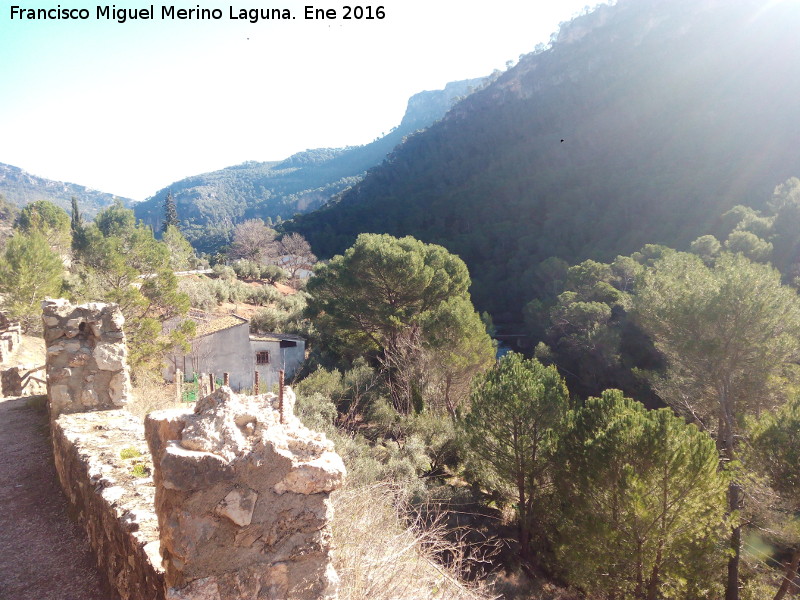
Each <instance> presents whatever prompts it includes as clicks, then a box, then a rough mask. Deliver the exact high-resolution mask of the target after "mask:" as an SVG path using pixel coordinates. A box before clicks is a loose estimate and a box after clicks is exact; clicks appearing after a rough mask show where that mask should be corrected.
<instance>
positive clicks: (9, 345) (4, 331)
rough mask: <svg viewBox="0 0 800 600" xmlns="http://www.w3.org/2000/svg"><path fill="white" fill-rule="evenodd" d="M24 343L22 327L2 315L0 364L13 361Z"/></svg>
mask: <svg viewBox="0 0 800 600" xmlns="http://www.w3.org/2000/svg"><path fill="white" fill-rule="evenodd" d="M21 341H22V327H21V326H20V324H19V323H17V322H15V321H11V320H10V319H9V318H8V317H7V316H6V315H5V314H4V313H0V364H3V363H7V362H9V361H10V360H11V357H12V355H13V354H14V352H16V350H17V348H18V347H19V345H20V342H21Z"/></svg>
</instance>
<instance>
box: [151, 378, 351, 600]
mask: <svg viewBox="0 0 800 600" xmlns="http://www.w3.org/2000/svg"><path fill="white" fill-rule="evenodd" d="M286 396H287V397H286V398H285V401H284V418H283V419H281V415H280V411H279V406H278V399H277V397H276V396H275V395H274V394H264V395H260V396H238V395H236V394H234V393H233V392H232V391H231V390H230V389H229V388H227V387H222V388H220V389H218V390H217V391H215V392H214V393H213V394H211V395H209V396H206V397H205V398H203V399H201V400H200V401H198V402H197V405H196V406H195V408H194V410H193V411H189V410H181V409H176V410H167V411H159V412H156V413H151V414H150V415H148V417H147V420H146V423H145V430H146V438H147V442H148V444H149V446H150V450H151V453H152V457H153V464H154V480H155V484H156V497H155V506H156V513H157V515H158V521H159V527H160V531H161V534H160V536H161V554H162V557H163V561H164V567H165V584H166V587H167V592H166V597H167V599H168V600H184V599H186V600H188V599H189V598H192V599H198V600H199V599H203V600H243V599H245V598H248V599H249V598H259V599H263V600H322V599H333V598H335V597H336V592H337V588H338V578H337V576H336V573H335V571H334V570H333V567H332V565H331V559H330V549H331V548H330V546H331V531H330V521H331V518H332V509H331V505H330V502H329V498H328V497H329V494H330V492H331V491H333V490H334V489H336V488H338V487H339V486H340V485H341V483H342V481H343V478H344V475H345V469H344V465H343V464H342V460H341V458H340V457H339V455H337V454H336V453H335V452H333V445H332V443H331V442H330V441H328V440H327V439H326V438H325V436H324V434H321V433H315V432H312V431H309V430H308V429H306V428H305V427H304V426H303V425H302V423H300V421H299V420H298V419H297V418H296V417H295V416H294V415H293V414H292V412H291V408H292V404H293V402H292V401H293V394H291V391H290V390H288V388H287V394H286ZM282 420H283V421H285V423H281V421H282Z"/></svg>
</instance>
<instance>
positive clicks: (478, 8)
mask: <svg viewBox="0 0 800 600" xmlns="http://www.w3.org/2000/svg"><path fill="white" fill-rule="evenodd" d="M156 1H157V0H117V3H116V4H115V5H112V6H115V7H116V8H127V9H147V8H149V7H150V6H151V4H150V2H156ZM92 2H95V3H94V4H92ZM96 2H98V0H61V1H60V2H51V1H48V0H0V162H4V163H7V164H11V165H14V166H16V167H20V168H22V169H25V170H26V171H28V172H30V173H33V174H34V175H38V176H41V177H46V178H48V179H55V180H60V181H69V182H71V183H78V184H81V185H86V186H88V187H91V188H95V189H98V190H101V191H104V192H109V193H113V194H116V195H118V196H122V197H127V198H132V199H134V200H143V199H145V198H147V197H149V196H151V195H153V194H154V193H155V192H156V191H158V190H159V189H161V188H163V187H165V186H167V185H169V184H170V183H172V182H174V181H177V180H179V179H182V178H184V177H188V176H191V175H196V174H199V173H204V172H207V171H214V170H217V169H222V168H224V167H227V166H231V165H235V164H239V163H242V162H244V161H248V160H255V161H268V160H281V159H284V158H287V157H288V156H290V155H292V154H294V153H296V152H300V151H303V150H306V149H310V148H323V147H342V146H348V145H358V144H365V143H368V142H370V141H372V140H374V139H375V138H377V137H379V136H380V135H382V134H383V133H388V132H389V130H390V129H391V128H392V127H394V126H396V125H398V124H399V123H400V120H401V119H402V116H403V113H404V112H405V108H406V104H407V102H408V98H409V97H410V96H412V95H413V94H415V93H418V92H420V91H423V90H434V89H441V88H443V87H444V85H445V84H446V83H447V82H449V81H457V80H460V79H467V78H474V77H481V76H484V75H488V74H490V73H491V72H492V71H493V70H495V69H500V70H504V69H505V68H506V64H507V62H508V61H514V62H516V60H517V59H518V58H519V56H520V54H525V53H527V52H531V51H532V50H533V49H534V47H535V46H536V45H537V44H538V43H547V42H548V40H549V38H550V35H551V34H552V33H553V32H555V31H556V30H557V29H558V25H559V23H560V22H562V21H568V20H570V19H571V18H572V17H573V16H575V15H577V14H579V13H580V12H581V11H583V10H584V8H585V6H586V4H587V2H586V0H484V1H481V2H479V1H477V0H379V2H375V3H372V4H368V3H366V2H362V3H361V4H360V5H358V6H361V7H372V9H373V14H375V12H376V10H377V7H378V6H381V7H383V13H384V15H385V16H384V18H383V19H372V20H367V19H361V20H356V19H349V20H345V19H344V18H343V17H344V14H345V13H344V8H343V7H344V6H347V4H346V3H347V2H348V0H342V1H341V2H337V1H335V0H318V1H317V0H303V1H302V2H301V1H297V0H241V1H240V0H208V1H204V0H196V1H195V2H184V1H182V0H177V2H176V3H174V4H170V3H169V2H170V0H165V2H163V3H162V4H153V5H152V6H153V8H154V13H155V15H154V16H155V18H153V19H150V20H128V21H127V22H126V23H118V22H117V21H115V20H108V19H104V18H100V19H98V18H97V6H107V5H105V4H96ZM595 3H596V2H595V1H594V0H592V2H591V4H592V5H594V4H595ZM12 6H21V7H23V8H26V9H28V8H34V9H38V8H52V7H61V8H62V9H86V10H87V11H88V13H89V15H90V17H89V19H86V20H74V19H73V20H21V19H19V18H14V19H12V18H11V7H12ZM164 6H167V7H169V6H175V7H176V8H181V7H183V8H196V7H200V8H207V9H214V8H218V9H220V10H221V12H222V18H221V19H219V20H213V19H212V20H197V19H192V20H179V19H162V7H164ZM306 6H312V7H314V9H317V8H321V9H325V10H331V9H332V10H333V11H335V13H336V18H335V19H333V18H328V19H305V18H304V17H305V7H306ZM349 6H356V5H355V4H350V5H349ZM251 8H279V9H287V10H289V11H290V13H291V15H292V16H294V17H295V18H294V19H291V20H259V21H258V22H256V23H250V22H249V21H248V20H244V19H231V18H230V13H231V10H233V13H234V14H235V15H238V14H239V10H240V9H251Z"/></svg>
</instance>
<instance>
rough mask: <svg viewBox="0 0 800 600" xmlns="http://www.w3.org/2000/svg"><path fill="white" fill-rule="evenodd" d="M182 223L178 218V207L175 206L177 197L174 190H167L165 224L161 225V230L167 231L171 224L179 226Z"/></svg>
mask: <svg viewBox="0 0 800 600" xmlns="http://www.w3.org/2000/svg"><path fill="white" fill-rule="evenodd" d="M180 224H181V222H180V220H178V208H177V207H176V206H175V198H173V197H172V192H167V197H166V198H164V224H163V225H162V226H161V231H163V232H166V231H167V228H168V227H169V226H170V225H171V226H173V227H179V226H180Z"/></svg>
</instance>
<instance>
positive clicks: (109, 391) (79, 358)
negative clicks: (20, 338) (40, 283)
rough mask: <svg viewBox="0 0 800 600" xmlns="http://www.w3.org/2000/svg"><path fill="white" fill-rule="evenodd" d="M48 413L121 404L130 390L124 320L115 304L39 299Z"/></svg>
mask: <svg viewBox="0 0 800 600" xmlns="http://www.w3.org/2000/svg"><path fill="white" fill-rule="evenodd" d="M42 320H43V322H44V339H45V344H46V347H47V358H46V361H47V396H48V400H49V406H50V418H51V419H55V418H56V417H58V415H60V414H61V413H70V412H80V411H87V410H96V409H114V408H119V407H121V406H124V405H125V403H126V402H127V401H128V397H129V395H130V388H131V384H130V376H129V374H128V365H127V356H128V350H127V347H126V345H125V334H124V333H123V331H122V326H123V324H124V322H125V319H124V317H123V316H122V312H121V311H120V309H119V307H118V306H117V305H115V304H101V303H90V304H84V305H81V306H74V305H72V304H70V303H69V302H68V301H67V300H63V299H58V300H52V299H48V300H45V301H44V302H42Z"/></svg>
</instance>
